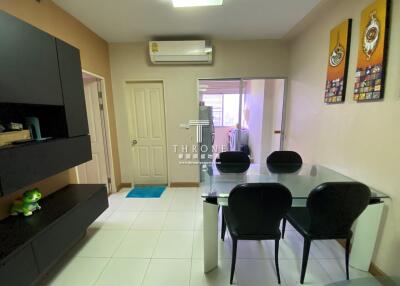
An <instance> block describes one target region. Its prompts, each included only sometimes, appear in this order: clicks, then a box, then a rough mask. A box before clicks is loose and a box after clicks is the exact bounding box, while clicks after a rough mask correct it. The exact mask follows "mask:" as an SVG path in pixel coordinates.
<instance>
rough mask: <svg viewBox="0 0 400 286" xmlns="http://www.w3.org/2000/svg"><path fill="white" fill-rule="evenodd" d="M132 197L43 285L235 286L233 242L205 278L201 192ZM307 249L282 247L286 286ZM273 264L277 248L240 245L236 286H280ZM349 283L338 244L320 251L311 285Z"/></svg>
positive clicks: (289, 242) (113, 205)
mask: <svg viewBox="0 0 400 286" xmlns="http://www.w3.org/2000/svg"><path fill="white" fill-rule="evenodd" d="M127 191H129V190H122V191H121V192H119V193H118V194H114V195H112V196H110V198H109V202H110V208H109V209H108V210H107V211H105V212H104V213H103V214H102V215H101V216H100V217H99V218H98V219H97V221H96V222H95V223H93V225H92V226H91V227H90V228H89V230H88V233H87V236H86V237H85V238H84V239H83V240H82V241H81V242H80V243H78V245H77V246H76V247H74V249H72V250H71V251H70V253H69V255H67V257H66V258H65V259H64V260H63V261H61V262H60V263H59V264H58V265H57V266H56V267H54V268H53V269H52V271H51V272H50V273H49V274H48V275H47V277H45V278H44V279H43V280H42V281H41V282H40V283H39V285H43V286H44V285H54V286H80V285H82V286H89V285H96V286H99V285H110V286H125V285H129V286H136V285H138V286H139V285H144V286H153V285H154V286H155V285H157V286H183V285H190V286H203V285H210V286H211V285H213V286H219V285H229V274H230V257H231V241H230V239H229V236H228V235H227V237H226V240H225V242H222V241H220V242H219V258H220V263H219V268H218V269H216V270H215V271H213V272H212V273H209V274H208V275H205V274H204V273H203V261H202V259H203V235H202V201H201V199H200V194H201V190H200V189H199V188H182V189H173V188H168V189H167V190H166V191H165V192H164V194H163V195H162V197H161V199H126V198H125V195H126V193H127ZM302 242H303V241H302V238H301V236H299V235H298V234H297V233H296V232H295V231H293V229H292V228H291V227H290V226H288V231H287V233H286V237H285V239H284V240H282V241H281V243H280V253H279V255H280V260H279V261H280V270H281V278H282V284H281V285H299V279H300V273H299V272H300V263H301V261H300V260H301V255H302ZM273 258H274V255H273V242H257V241H249V242H247V241H240V242H239V246H238V260H237V266H236V273H235V280H234V283H235V284H237V285H245V286H251V285H255V286H260V285H278V284H277V281H276V274H275V267H274V261H273ZM350 275H351V278H353V279H357V278H365V277H370V274H369V273H365V272H361V271H357V270H355V269H351V273H350ZM344 279H345V272H344V251H343V249H342V247H341V246H340V245H339V244H337V243H336V242H334V241H318V242H315V243H313V244H312V248H311V254H310V261H309V265H308V269H307V274H306V281H305V285H327V284H332V283H335V282H338V281H342V280H344ZM354 282H355V281H354ZM351 285H353V284H351ZM376 285H379V284H378V283H376Z"/></svg>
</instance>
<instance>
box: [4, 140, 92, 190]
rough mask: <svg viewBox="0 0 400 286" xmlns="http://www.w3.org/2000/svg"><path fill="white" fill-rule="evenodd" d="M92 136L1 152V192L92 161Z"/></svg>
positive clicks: (29, 145) (16, 188) (30, 145)
mask: <svg viewBox="0 0 400 286" xmlns="http://www.w3.org/2000/svg"><path fill="white" fill-rule="evenodd" d="M91 157H92V155H91V147H90V138H89V136H80V137H75V138H69V139H57V140H51V141H48V142H42V143H33V144H27V145H24V146H17V147H14V148H7V149H3V150H0V191H1V193H2V195H3V196H4V195H7V194H9V193H12V192H14V191H16V190H18V189H20V188H22V187H24V186H27V185H29V184H32V183H34V182H37V181H39V180H42V179H44V178H47V177H49V176H52V175H55V174H57V173H59V172H62V171H64V170H67V169H69V168H72V167H74V166H77V165H80V164H82V163H85V162H87V161H90V160H91Z"/></svg>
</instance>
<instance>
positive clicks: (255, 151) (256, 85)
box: [244, 79, 265, 164]
mask: <svg viewBox="0 0 400 286" xmlns="http://www.w3.org/2000/svg"><path fill="white" fill-rule="evenodd" d="M264 88H265V80H263V79H262V80H261V79H252V80H247V81H246V90H245V93H246V96H245V104H244V105H245V107H244V108H245V114H246V117H247V118H246V119H247V120H246V121H247V128H248V129H249V147H250V150H251V157H252V158H253V160H254V163H255V164H259V163H260V161H261V160H260V159H261V150H262V143H263V142H262V139H263V118H264V95H265V89H264Z"/></svg>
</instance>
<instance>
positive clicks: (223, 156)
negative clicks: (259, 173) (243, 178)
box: [216, 151, 250, 173]
mask: <svg viewBox="0 0 400 286" xmlns="http://www.w3.org/2000/svg"><path fill="white" fill-rule="evenodd" d="M216 166H217V169H218V170H219V171H220V172H221V173H244V172H246V171H247V170H248V169H249V167H250V158H249V156H248V155H247V154H246V153H244V152H241V151H228V152H222V153H220V154H219V159H216Z"/></svg>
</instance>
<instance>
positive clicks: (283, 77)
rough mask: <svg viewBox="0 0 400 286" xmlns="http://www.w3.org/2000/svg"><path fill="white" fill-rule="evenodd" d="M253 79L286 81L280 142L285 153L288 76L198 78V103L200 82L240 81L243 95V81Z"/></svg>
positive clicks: (198, 99)
mask: <svg viewBox="0 0 400 286" xmlns="http://www.w3.org/2000/svg"><path fill="white" fill-rule="evenodd" d="M252 79H263V80H269V79H282V80H284V84H283V104H282V123H281V142H280V150H281V151H283V150H284V148H285V139H286V111H287V101H288V81H289V78H288V77H287V76H264V77H262V76H256V77H240V76H238V77H210V78H208V77H201V78H197V83H196V84H197V101H198V102H200V81H201V80H239V81H240V92H241V93H243V81H245V80H252Z"/></svg>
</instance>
